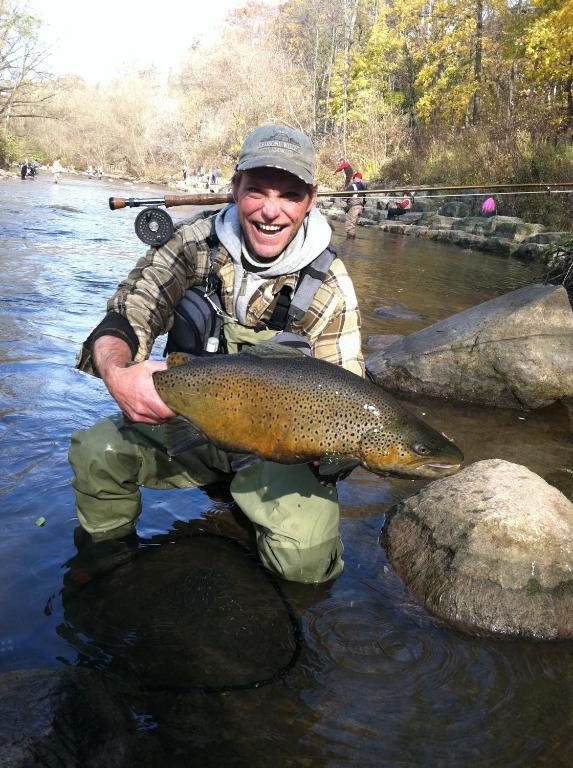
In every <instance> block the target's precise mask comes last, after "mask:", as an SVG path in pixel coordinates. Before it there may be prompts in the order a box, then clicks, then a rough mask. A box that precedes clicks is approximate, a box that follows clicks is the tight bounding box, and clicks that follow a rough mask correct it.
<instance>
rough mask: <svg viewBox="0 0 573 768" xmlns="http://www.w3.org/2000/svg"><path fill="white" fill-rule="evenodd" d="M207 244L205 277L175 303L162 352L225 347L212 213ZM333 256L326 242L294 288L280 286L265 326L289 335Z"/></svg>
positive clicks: (196, 352)
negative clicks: (206, 270)
mask: <svg viewBox="0 0 573 768" xmlns="http://www.w3.org/2000/svg"><path fill="white" fill-rule="evenodd" d="M205 215H211V214H209V213H207V214H205ZM207 245H208V246H209V251H210V254H209V256H210V261H211V264H210V269H209V274H208V276H207V280H206V282H205V283H204V284H202V285H194V286H193V287H192V288H189V289H188V290H187V291H186V292H185V295H184V296H183V298H182V299H181V301H180V302H179V304H178V305H177V306H176V307H175V312H174V319H173V326H172V327H171V330H170V331H169V333H168V335H167V346H166V347H165V354H168V353H170V352H187V353H189V354H194V355H202V354H209V353H213V352H217V351H225V349H224V344H223V349H221V342H222V341H224V340H223V339H222V334H221V330H222V324H223V308H222V304H221V279H220V277H219V276H218V275H217V273H216V272H215V268H214V262H215V258H216V256H217V254H218V251H219V239H218V238H217V235H216V234H215V217H213V221H212V225H211V232H210V234H209V236H208V237H207ZM335 258H336V250H335V249H334V247H333V246H331V245H329V246H328V247H327V248H326V249H325V250H324V251H323V252H322V253H321V254H319V255H318V256H317V257H316V258H315V259H314V260H313V261H311V263H310V264H308V265H307V266H306V267H304V268H303V269H301V271H300V273H299V277H298V280H297V284H296V286H295V288H294V290H293V289H292V288H290V287H289V286H284V287H283V288H282V289H281V290H280V292H279V293H278V295H277V300H276V303H275V307H274V309H273V313H272V315H271V317H270V319H269V320H268V322H267V323H266V327H267V328H269V329H271V330H274V331H278V332H285V333H286V334H288V335H289V336H292V334H291V326H292V323H293V322H295V321H300V320H302V319H303V317H304V316H305V315H306V313H307V312H308V309H309V307H310V305H311V304H312V300H313V299H314V296H315V294H316V292H317V291H318V289H319V287H320V286H321V284H322V283H323V282H324V279H325V277H326V274H327V272H328V270H329V269H330V266H331V264H332V262H333V261H334V259H335ZM295 338H296V337H295Z"/></svg>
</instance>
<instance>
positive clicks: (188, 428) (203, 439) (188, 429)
mask: <svg viewBox="0 0 573 768" xmlns="http://www.w3.org/2000/svg"><path fill="white" fill-rule="evenodd" d="M165 429H166V433H167V453H168V454H169V456H176V455H177V454H178V453H185V452H186V451H190V450H192V449H193V448H197V446H199V445H204V444H205V443H208V442H209V438H208V437H207V436H206V435H205V434H204V433H203V432H201V430H200V429H197V427H195V426H194V425H193V424H191V422H190V421H187V419H184V418H183V417H182V416H176V417H175V418H173V419H170V420H169V421H168V422H167V423H166V425H165Z"/></svg>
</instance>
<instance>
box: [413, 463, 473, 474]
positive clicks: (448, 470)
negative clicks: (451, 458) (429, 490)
mask: <svg viewBox="0 0 573 768" xmlns="http://www.w3.org/2000/svg"><path fill="white" fill-rule="evenodd" d="M461 467H462V465H461V464H420V466H418V467H416V470H415V474H417V475H420V477H442V476H444V477H445V476H447V475H455V474H456V472H459V471H460V469H461Z"/></svg>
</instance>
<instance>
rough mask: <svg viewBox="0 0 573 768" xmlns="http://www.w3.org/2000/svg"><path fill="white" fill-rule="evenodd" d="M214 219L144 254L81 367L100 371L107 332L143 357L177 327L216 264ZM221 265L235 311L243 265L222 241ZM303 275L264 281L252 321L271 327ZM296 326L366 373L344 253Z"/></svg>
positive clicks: (335, 358)
mask: <svg viewBox="0 0 573 768" xmlns="http://www.w3.org/2000/svg"><path fill="white" fill-rule="evenodd" d="M213 215H216V214H213ZM211 219H212V216H208V217H204V218H199V219H197V220H195V221H192V222H191V223H188V224H182V225H181V226H180V227H178V229H177V230H176V232H175V234H174V236H173V237H172V238H171V240H169V242H167V243H166V244H165V245H163V246H161V247H160V248H151V249H150V250H149V251H148V252H147V253H146V254H145V256H144V257H142V258H141V259H139V260H138V262H137V263H136V265H135V267H134V268H133V269H132V270H131V272H130V273H129V275H128V277H127V279H126V280H124V281H123V282H121V283H120V285H119V286H118V288H117V290H116V292H115V294H114V295H113V296H112V297H111V299H110V300H109V301H108V304H107V315H106V317H105V318H104V320H103V321H102V322H101V323H100V324H99V325H98V326H97V328H96V329H95V330H94V331H92V333H91V334H90V336H89V337H88V338H87V339H86V341H85V342H84V344H83V347H82V350H81V352H80V354H79V356H78V362H77V367H78V368H79V369H80V370H83V371H86V372H88V373H93V374H96V375H97V371H95V370H94V367H93V362H92V355H91V349H92V345H93V343H94V341H95V340H96V339H97V338H99V337H100V336H103V335H112V336H116V337H119V338H122V339H123V340H124V341H126V342H127V343H128V344H129V346H130V348H131V350H132V355H133V359H134V360H135V362H141V361H142V360H145V359H147V358H148V357H149V354H150V352H151V349H152V347H153V343H154V341H155V339H156V338H157V337H158V336H160V335H161V334H164V333H167V332H168V331H169V329H170V328H171V325H172V323H173V312H174V309H175V307H176V306H177V304H178V303H179V301H180V300H181V298H182V297H183V295H184V294H185V291H186V290H187V289H188V288H191V287H192V286H194V285H198V284H201V283H204V282H206V279H207V275H208V273H209V268H210V264H211V249H210V247H209V243H208V241H207V239H208V237H209V235H210V233H211ZM213 266H214V268H215V271H216V272H217V274H218V275H219V277H220V278H221V286H222V287H221V301H222V305H223V309H224V310H225V312H227V314H229V315H231V316H233V314H234V307H233V285H234V271H235V267H234V264H233V260H232V258H231V256H230V254H229V253H228V252H227V250H226V249H225V248H224V247H223V246H222V245H219V247H218V253H217V254H216V256H215V258H214V261H213ZM298 274H299V273H298V272H296V273H292V274H289V275H282V276H280V277H277V278H272V279H270V280H267V281H265V282H263V283H262V284H261V286H260V287H259V288H258V289H257V290H256V291H255V293H254V294H253V296H252V297H251V300H250V302H249V306H248V309H247V317H246V325H247V326H248V327H250V328H256V329H261V328H265V327H266V326H265V322H268V320H269V319H270V317H271V315H272V311H273V308H274V305H275V303H276V298H277V294H278V293H279V292H280V290H281V288H282V287H283V286H285V285H288V286H289V287H292V288H293V289H294V287H295V286H296V283H297V279H298ZM292 331H293V332H294V333H297V334H300V335H301V336H304V337H305V338H306V339H307V340H308V341H309V342H310V345H311V349H312V354H313V355H314V356H315V357H318V358H321V359H322V360H327V361H328V362H331V363H334V364H336V365H341V366H343V367H344V368H347V369H348V370H350V371H352V372H354V373H356V374H358V375H360V376H364V361H363V357H362V353H361V338H360V312H359V310H358V305H357V301H356V294H355V292H354V286H353V285H352V281H351V280H350V277H349V275H348V273H347V271H346V268H345V266H344V264H343V262H342V261H341V259H338V258H335V259H334V261H333V262H332V265H331V267H330V269H329V271H328V273H327V275H326V278H325V280H324V282H323V283H322V285H321V286H320V288H319V289H318V291H317V292H316V294H315V296H314V299H313V301H312V304H311V306H310V308H309V310H308V312H307V313H306V315H305V316H304V318H303V319H302V320H301V321H300V322H296V323H294V324H293V326H292Z"/></svg>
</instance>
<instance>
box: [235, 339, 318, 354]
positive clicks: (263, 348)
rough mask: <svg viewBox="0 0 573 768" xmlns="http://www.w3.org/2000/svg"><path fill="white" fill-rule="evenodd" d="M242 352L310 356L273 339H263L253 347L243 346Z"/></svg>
mask: <svg viewBox="0 0 573 768" xmlns="http://www.w3.org/2000/svg"><path fill="white" fill-rule="evenodd" d="M241 354H245V355H255V357H286V358H289V357H290V358H293V357H298V358H300V357H308V355H305V353H304V352H301V350H300V349H298V348H297V347H289V346H287V345H286V344H275V342H273V341H272V340H271V341H261V342H259V343H258V344H255V345H253V346H252V347H243V349H242V350H241Z"/></svg>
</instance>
